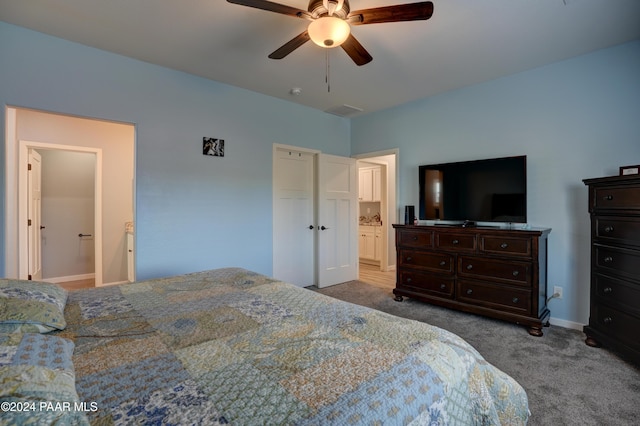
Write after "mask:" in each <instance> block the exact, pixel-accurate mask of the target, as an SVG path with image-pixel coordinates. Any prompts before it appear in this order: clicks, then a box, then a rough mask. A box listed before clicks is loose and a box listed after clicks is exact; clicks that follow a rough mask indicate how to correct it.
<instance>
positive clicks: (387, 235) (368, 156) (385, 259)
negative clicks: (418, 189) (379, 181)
mask: <svg viewBox="0 0 640 426" xmlns="http://www.w3.org/2000/svg"><path fill="white" fill-rule="evenodd" d="M388 155H393V156H394V157H395V173H394V174H393V175H390V174H389V167H386V179H387V183H386V185H385V186H386V187H387V190H386V191H385V194H384V198H385V199H384V200H383V203H382V204H383V205H384V206H385V210H386V211H385V216H386V219H387V224H386V225H384V224H383V225H384V226H383V228H384V230H385V232H383V240H382V247H383V248H382V259H381V260H380V270H382V271H390V270H394V269H395V266H396V265H395V264H391V263H390V262H389V240H390V239H391V236H392V235H394V233H393V232H392V230H391V228H390V227H389V226H390V225H391V224H393V223H398V208H399V207H398V190H399V185H398V183H399V177H398V173H399V167H398V162H399V155H400V150H399V149H398V148H393V149H387V150H383V151H375V152H367V153H364V154H357V155H354V156H353V158H355V159H357V160H362V161H369V162H372V161H371V160H372V159H375V158H376V157H385V156H388ZM374 162H375V161H374ZM391 178H393V186H394V191H395V197H394V200H393V205H391V203H390V201H389V181H390V180H391ZM390 212H394V213H395V214H394V215H393V216H392V217H390Z"/></svg>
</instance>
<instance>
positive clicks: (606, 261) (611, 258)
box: [604, 256, 613, 263]
mask: <svg viewBox="0 0 640 426" xmlns="http://www.w3.org/2000/svg"><path fill="white" fill-rule="evenodd" d="M604 262H605V263H611V262H613V257H611V256H607V257H605V258H604Z"/></svg>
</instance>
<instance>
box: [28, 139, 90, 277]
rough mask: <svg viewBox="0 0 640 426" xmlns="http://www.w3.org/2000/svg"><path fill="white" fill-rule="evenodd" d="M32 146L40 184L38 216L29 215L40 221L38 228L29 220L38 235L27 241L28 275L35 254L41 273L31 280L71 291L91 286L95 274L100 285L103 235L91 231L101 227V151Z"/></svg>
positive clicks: (31, 229)
mask: <svg viewBox="0 0 640 426" xmlns="http://www.w3.org/2000/svg"><path fill="white" fill-rule="evenodd" d="M31 150H33V151H34V152H36V153H38V155H39V156H40V158H41V177H42V184H41V186H40V187H41V195H40V198H41V201H40V210H41V211H40V215H37V214H30V216H31V217H38V216H39V219H40V222H41V223H40V225H39V229H34V228H35V226H34V224H32V225H31V226H30V227H29V229H30V231H31V232H33V233H36V232H38V231H40V234H41V235H40V238H33V243H32V239H31V238H29V239H28V241H27V246H28V256H29V259H30V261H29V265H30V266H29V274H30V275H31V274H32V270H33V269H35V268H33V267H32V266H31V264H32V262H31V259H32V258H33V259H38V258H40V259H41V262H40V264H41V271H42V272H41V274H40V277H39V278H35V277H34V278H33V279H41V280H46V281H50V282H56V283H59V284H61V285H62V286H63V287H65V288H69V289H70V288H74V289H75V288H85V287H94V286H95V284H96V276H97V277H98V278H99V279H98V285H100V284H101V283H100V281H101V280H100V278H101V277H102V274H101V271H102V256H101V254H100V252H101V250H100V248H101V246H102V235H101V233H96V230H99V229H102V217H101V216H100V215H96V212H97V211H101V210H102V196H101V193H100V192H101V188H102V183H101V176H100V175H99V174H98V173H97V171H98V170H101V169H102V151H101V150H87V151H78V150H77V148H75V149H74V148H73V147H67V148H64V149H63V148H61V147H59V146H57V145H55V146H51V147H48V146H47V147H43V146H41V147H40V148H37V149H35V148H31ZM33 169H34V168H33V167H32V169H31V170H30V172H29V173H30V174H33V172H34V170H33ZM29 186H31V185H29ZM96 195H97V196H96ZM29 202H30V199H28V200H27V203H28V204H29ZM33 204H34V205H36V203H33ZM29 210H31V209H30V208H29ZM32 246H35V247H32ZM96 253H97V254H98V256H96Z"/></svg>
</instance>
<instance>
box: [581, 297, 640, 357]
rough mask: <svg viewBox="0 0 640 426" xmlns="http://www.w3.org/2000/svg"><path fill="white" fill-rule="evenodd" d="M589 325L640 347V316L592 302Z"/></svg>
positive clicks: (637, 347)
mask: <svg viewBox="0 0 640 426" xmlns="http://www.w3.org/2000/svg"><path fill="white" fill-rule="evenodd" d="M589 325H590V326H591V327H593V328H595V329H596V330H598V331H600V332H602V333H606V334H607V335H608V336H612V337H616V338H618V339H619V340H620V341H622V342H624V343H625V344H627V345H629V346H631V347H633V348H636V349H640V333H639V332H638V330H640V318H638V317H635V316H633V315H629V314H627V313H624V312H620V311H619V310H617V309H613V308H610V307H608V306H606V305H599V304H595V305H594V304H593V303H592V304H591V317H590V318H589Z"/></svg>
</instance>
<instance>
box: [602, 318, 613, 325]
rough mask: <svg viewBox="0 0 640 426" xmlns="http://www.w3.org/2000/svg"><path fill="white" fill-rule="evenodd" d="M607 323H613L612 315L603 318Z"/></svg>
mask: <svg viewBox="0 0 640 426" xmlns="http://www.w3.org/2000/svg"><path fill="white" fill-rule="evenodd" d="M602 321H603V322H604V323H605V324H611V323H612V322H613V318H611V317H606V318H605V319H603V320H602Z"/></svg>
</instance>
